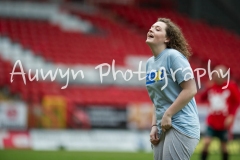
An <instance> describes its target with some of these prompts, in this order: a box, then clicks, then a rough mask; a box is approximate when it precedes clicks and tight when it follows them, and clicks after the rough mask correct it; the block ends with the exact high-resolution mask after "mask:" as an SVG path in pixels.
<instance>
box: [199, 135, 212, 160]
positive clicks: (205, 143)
mask: <svg viewBox="0 0 240 160" xmlns="http://www.w3.org/2000/svg"><path fill="white" fill-rule="evenodd" d="M211 141H212V137H204V139H203V151H202V154H201V160H206V159H207V157H208V147H209V146H210V144H211Z"/></svg>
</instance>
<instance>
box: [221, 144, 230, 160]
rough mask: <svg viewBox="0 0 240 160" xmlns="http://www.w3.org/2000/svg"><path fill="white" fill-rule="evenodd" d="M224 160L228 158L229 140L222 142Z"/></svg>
mask: <svg viewBox="0 0 240 160" xmlns="http://www.w3.org/2000/svg"><path fill="white" fill-rule="evenodd" d="M221 151H222V160H228V157H229V156H228V150H227V142H221Z"/></svg>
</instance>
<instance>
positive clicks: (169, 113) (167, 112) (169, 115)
mask: <svg viewBox="0 0 240 160" xmlns="http://www.w3.org/2000/svg"><path fill="white" fill-rule="evenodd" d="M164 114H165V115H166V116H168V117H171V118H172V116H173V114H172V113H171V112H170V111H169V110H167V111H166V112H165V113H164Z"/></svg>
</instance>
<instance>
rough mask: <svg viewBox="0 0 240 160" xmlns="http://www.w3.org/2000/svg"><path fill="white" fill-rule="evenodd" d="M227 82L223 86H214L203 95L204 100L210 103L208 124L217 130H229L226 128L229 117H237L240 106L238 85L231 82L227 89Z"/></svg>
mask: <svg viewBox="0 0 240 160" xmlns="http://www.w3.org/2000/svg"><path fill="white" fill-rule="evenodd" d="M226 84H227V82H225V83H223V84H222V85H217V84H213V85H212V86H211V87H208V88H207V89H206V90H205V92H203V94H202V100H208V102H209V107H210V108H209V114H208V116H207V124H208V125H209V126H210V127H212V128H213V129H215V130H224V129H227V128H225V126H224V122H225V119H226V117H227V116H228V115H233V116H235V114H236V111H237V108H238V106H239V91H238V87H237V85H236V84H235V83H234V82H232V81H230V82H229V84H228V87H227V88H226V89H222V87H224V86H226Z"/></svg>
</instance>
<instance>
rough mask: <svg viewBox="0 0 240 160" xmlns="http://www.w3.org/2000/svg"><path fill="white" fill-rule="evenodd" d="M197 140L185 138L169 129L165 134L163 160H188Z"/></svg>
mask: <svg viewBox="0 0 240 160" xmlns="http://www.w3.org/2000/svg"><path fill="white" fill-rule="evenodd" d="M198 142H199V140H198V139H194V138H190V137H187V136H185V135H183V134H182V133H180V132H178V131H177V130H175V129H174V128H171V129H170V130H169V131H167V132H166V136H165V140H164V147H163V159H164V160H190V157H191V155H192V154H193V152H194V150H195V148H196V146H197V144H198Z"/></svg>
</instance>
